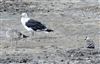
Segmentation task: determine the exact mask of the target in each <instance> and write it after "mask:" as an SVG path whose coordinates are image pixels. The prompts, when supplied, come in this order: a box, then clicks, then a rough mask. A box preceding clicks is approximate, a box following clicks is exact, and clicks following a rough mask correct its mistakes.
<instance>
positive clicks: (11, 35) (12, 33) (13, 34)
mask: <svg viewBox="0 0 100 64" xmlns="http://www.w3.org/2000/svg"><path fill="white" fill-rule="evenodd" d="M6 37H7V39H9V40H10V41H11V47H13V41H15V42H16V43H15V45H17V41H18V40H20V39H22V38H27V37H28V36H26V35H24V34H22V33H21V32H19V31H18V30H16V29H9V30H8V31H7V32H6Z"/></svg>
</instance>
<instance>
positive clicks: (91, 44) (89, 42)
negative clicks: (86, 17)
mask: <svg viewBox="0 0 100 64" xmlns="http://www.w3.org/2000/svg"><path fill="white" fill-rule="evenodd" d="M85 40H86V48H89V49H94V48H95V43H94V41H93V40H92V39H90V37H87V36H86V38H85Z"/></svg>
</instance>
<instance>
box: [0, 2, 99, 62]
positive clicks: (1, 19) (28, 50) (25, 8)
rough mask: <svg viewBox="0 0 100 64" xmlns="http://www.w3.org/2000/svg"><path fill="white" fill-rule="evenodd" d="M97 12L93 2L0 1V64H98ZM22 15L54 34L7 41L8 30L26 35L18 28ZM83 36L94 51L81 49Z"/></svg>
mask: <svg viewBox="0 0 100 64" xmlns="http://www.w3.org/2000/svg"><path fill="white" fill-rule="evenodd" d="M99 11H100V6H99V3H97V2H95V3H93V2H92V3H90V2H84V1H82V2H81V1H80V2H68V1H64V0H59V1H56V0H55V1H53V0H50V1H49V0H43V1H40V0H38V1H37V0H36V1H35V0H34V2H30V1H27V2H14V1H5V2H0V63H1V64H20V63H23V64H100V49H99V46H100V42H99V40H100V21H99V20H100V19H99V18H100V12H99ZM22 12H27V13H28V15H29V16H30V17H31V18H33V19H35V20H38V21H41V22H42V23H44V24H46V25H47V27H48V28H51V29H53V30H54V32H52V33H49V34H46V33H44V32H36V33H35V35H34V36H33V37H28V38H22V39H19V40H9V38H7V37H6V32H7V31H8V30H9V29H17V30H18V31H20V32H21V33H23V34H25V35H27V36H30V33H29V32H28V31H26V30H25V29H24V27H23V26H22V25H21V22H20V17H21V16H20V15H21V13H22ZM86 36H89V37H90V38H91V39H92V40H93V41H94V43H95V46H96V49H87V48H83V47H84V46H85V44H86V42H85V40H84V39H85V37H86ZM15 43H17V45H15ZM11 44H12V45H11ZM11 46H13V48H11ZM15 47H16V48H15Z"/></svg>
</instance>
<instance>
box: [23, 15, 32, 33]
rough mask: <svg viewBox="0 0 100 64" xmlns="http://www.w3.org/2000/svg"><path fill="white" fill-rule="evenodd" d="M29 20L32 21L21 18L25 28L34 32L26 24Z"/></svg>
mask: <svg viewBox="0 0 100 64" xmlns="http://www.w3.org/2000/svg"><path fill="white" fill-rule="evenodd" d="M28 20H30V18H23V17H22V18H21V23H22V24H23V26H24V27H25V29H27V30H28V31H32V29H31V28H29V27H27V26H26V25H25V24H26V22H28Z"/></svg>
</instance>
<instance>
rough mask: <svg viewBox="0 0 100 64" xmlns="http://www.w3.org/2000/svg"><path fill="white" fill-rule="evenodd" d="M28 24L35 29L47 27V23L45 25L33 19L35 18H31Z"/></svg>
mask: <svg viewBox="0 0 100 64" xmlns="http://www.w3.org/2000/svg"><path fill="white" fill-rule="evenodd" d="M26 26H27V27H29V28H32V29H33V30H34V31H36V30H44V29H46V26H45V25H43V24H42V23H41V22H39V21H36V20H33V19H30V20H29V21H28V22H26Z"/></svg>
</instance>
